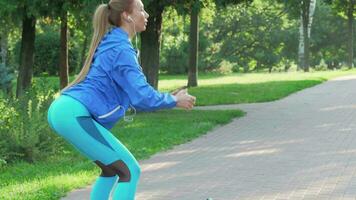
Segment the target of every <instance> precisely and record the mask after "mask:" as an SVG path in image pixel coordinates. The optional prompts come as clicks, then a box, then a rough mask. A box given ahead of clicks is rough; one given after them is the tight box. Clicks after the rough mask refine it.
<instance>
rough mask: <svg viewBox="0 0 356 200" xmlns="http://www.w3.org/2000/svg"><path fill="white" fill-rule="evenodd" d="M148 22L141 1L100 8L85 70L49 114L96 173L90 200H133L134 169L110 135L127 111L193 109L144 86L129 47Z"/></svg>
mask: <svg viewBox="0 0 356 200" xmlns="http://www.w3.org/2000/svg"><path fill="white" fill-rule="evenodd" d="M147 18H148V14H147V13H146V11H145V10H144V7H143V4H142V2H141V0H111V1H110V2H109V3H108V4H102V5H100V6H99V7H98V8H97V10H96V11H95V14H94V19H93V25H94V34H93V38H92V42H91V45H90V50H89V55H88V57H87V59H86V62H85V64H84V67H83V69H82V71H81V72H80V74H79V75H78V77H77V78H76V80H74V81H73V83H71V84H70V85H69V86H68V87H66V88H64V90H63V91H62V93H61V95H60V97H59V98H57V99H56V100H55V101H54V102H53V103H52V104H51V106H50V108H49V110H48V121H49V124H50V126H51V127H52V128H53V129H54V130H55V131H56V132H57V133H58V134H59V135H61V136H62V137H64V138H65V139H66V140H67V141H68V142H70V143H71V144H73V145H74V146H75V147H76V148H77V149H78V150H79V151H80V152H81V153H82V154H84V155H85V156H86V157H88V158H89V159H90V160H92V161H93V162H95V163H96V164H97V165H98V167H100V168H101V170H102V173H101V175H100V176H99V177H98V179H97V180H96V182H95V184H94V187H93V189H92V191H91V199H93V200H104V199H109V197H110V192H111V190H112V189H114V193H113V199H114V200H132V199H134V196H135V192H136V185H137V183H138V179H139V176H140V167H139V164H138V163H137V161H136V159H135V158H134V156H133V155H132V154H131V153H130V152H129V151H128V149H126V147H125V146H124V145H123V144H122V143H121V142H120V141H119V140H118V139H117V138H115V137H114V136H113V135H112V133H111V132H110V131H109V130H110V129H111V128H112V127H113V126H114V124H115V123H116V122H117V121H118V120H119V119H121V118H124V119H125V111H127V109H128V108H129V107H131V108H132V109H134V110H136V109H138V110H142V111H151V110H157V109H162V108H173V107H180V108H184V109H192V108H193V106H194V104H195V97H193V96H191V95H189V94H187V92H186V90H182V91H179V92H177V93H174V94H173V93H172V94H170V93H160V92H158V91H156V90H154V89H153V88H152V87H151V86H150V85H149V84H148V83H147V81H146V78H145V76H144V75H143V73H142V70H141V67H140V65H139V64H138V61H137V54H136V51H135V50H134V48H133V47H132V44H131V42H130V40H131V38H133V37H134V36H135V35H136V32H141V31H144V30H145V29H146V25H147ZM116 181H118V184H117V185H116V186H115V188H113V187H114V185H115V183H116Z"/></svg>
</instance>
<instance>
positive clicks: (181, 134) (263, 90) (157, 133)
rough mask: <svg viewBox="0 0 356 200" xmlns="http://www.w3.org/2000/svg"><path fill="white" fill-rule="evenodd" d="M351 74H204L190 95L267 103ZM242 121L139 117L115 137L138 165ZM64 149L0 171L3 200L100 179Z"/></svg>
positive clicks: (182, 80)
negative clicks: (217, 129)
mask: <svg viewBox="0 0 356 200" xmlns="http://www.w3.org/2000/svg"><path fill="white" fill-rule="evenodd" d="M347 74H356V70H352V71H332V72H313V73H303V72H295V73H272V74H265V73H253V74H231V75H225V76H223V75H214V74H202V75H200V76H199V87H196V88H190V89H189V92H190V93H191V94H193V95H195V96H196V97H197V104H198V105H215V104H232V103H247V102H251V103H252V102H265V101H272V100H276V99H280V98H283V97H285V96H287V95H289V94H291V93H294V92H296V91H299V90H302V89H304V88H307V87H311V86H314V85H316V84H319V83H322V82H323V81H326V80H329V79H331V78H334V77H337V76H342V75H347ZM35 80H37V81H38V80H44V82H45V83H46V87H47V88H57V89H58V82H59V81H58V78H54V77H47V78H43V77H42V78H35ZM183 85H186V76H167V75H162V76H160V82H159V89H160V90H161V91H169V90H172V89H175V88H177V87H180V86H183ZM242 115H243V113H242V112H241V111H236V110H235V111H194V110H193V111H189V112H186V111H182V110H170V111H160V112H155V113H140V114H138V115H137V116H136V117H135V120H134V122H132V123H126V122H120V123H119V124H118V125H117V126H116V127H115V128H114V129H113V133H114V134H115V135H116V136H117V137H118V138H119V139H120V140H121V141H122V142H123V143H124V144H125V145H126V146H127V147H128V149H130V150H131V151H132V153H133V154H134V155H135V156H136V158H137V159H138V160H140V159H144V158H148V157H149V156H150V155H153V154H154V153H156V152H160V151H164V150H167V149H170V148H172V147H173V146H174V145H177V144H182V143H186V142H188V141H190V140H192V139H194V138H197V137H199V136H200V135H202V134H205V133H206V132H207V131H209V130H211V129H212V128H213V127H215V126H217V125H222V124H226V123H228V122H229V121H231V119H232V118H234V117H240V116H242ZM162 122H164V123H162ZM63 143H64V144H63V145H65V150H64V151H63V152H62V154H60V155H58V156H56V157H53V158H51V159H48V160H45V161H41V162H38V163H36V164H28V163H16V164H13V165H10V166H7V167H4V168H2V169H0V199H1V200H2V199H4V200H5V199H19V200H22V199H26V200H30V199H43V200H45V199H59V198H60V197H61V196H64V195H65V194H66V193H67V192H69V191H70V190H72V189H74V188H78V187H83V186H85V185H87V184H91V183H92V182H93V181H94V180H95V178H96V177H97V176H98V174H99V170H98V168H96V167H95V165H94V164H93V163H92V162H90V161H88V160H87V159H85V158H84V157H82V156H81V155H80V154H79V153H77V152H76V151H75V150H73V148H72V147H71V146H68V144H67V143H65V142H63Z"/></svg>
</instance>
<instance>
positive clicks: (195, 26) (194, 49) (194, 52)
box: [188, 8, 199, 87]
mask: <svg viewBox="0 0 356 200" xmlns="http://www.w3.org/2000/svg"><path fill="white" fill-rule="evenodd" d="M198 12H199V11H198V10H197V9H195V8H192V11H191V15H190V33H189V40H190V42H189V45H190V48H189V69H188V87H196V86H198V48H199V13H198Z"/></svg>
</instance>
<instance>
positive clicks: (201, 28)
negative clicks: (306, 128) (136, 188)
mask: <svg viewBox="0 0 356 200" xmlns="http://www.w3.org/2000/svg"><path fill="white" fill-rule="evenodd" d="M100 3H102V1H96V0H91V1H89V0H71V1H64V0H62V1H59V0H58V1H47V0H41V1H39V0H26V1H19V0H0V16H1V18H0V50H1V57H0V88H1V92H0V112H1V115H0V199H59V198H60V197H61V196H64V195H65V194H66V193H67V192H69V191H70V190H72V189H74V188H78V187H83V186H85V185H87V184H90V183H92V182H93V181H94V179H95V177H96V176H97V175H98V174H99V170H98V169H96V168H95V166H94V164H93V163H92V162H90V161H88V160H86V159H85V158H84V157H83V156H81V155H80V154H79V153H77V152H76V151H75V149H73V147H71V146H70V145H68V144H67V143H66V142H65V141H64V140H63V139H61V138H59V137H58V136H57V135H56V134H54V133H53V132H52V130H51V129H50V128H49V126H48V124H47V120H46V116H47V109H48V106H49V104H50V103H51V102H52V101H53V99H54V98H55V97H56V96H57V95H58V92H59V90H60V89H61V88H63V87H65V86H66V85H67V84H68V82H69V81H70V80H73V78H74V77H75V75H76V74H78V73H79V71H80V70H81V67H82V66H83V63H84V61H85V58H86V53H87V52H88V48H89V45H90V40H91V32H92V28H91V18H92V15H93V13H94V10H95V8H96V7H97V6H98V5H99V4H100ZM104 3H105V2H104ZM143 3H144V5H145V8H146V10H147V12H148V13H149V14H150V18H149V19H148V21H149V23H148V26H147V30H146V31H145V32H143V33H141V34H140V35H139V37H138V45H137V46H136V45H135V40H133V41H132V43H133V44H134V46H135V47H136V48H139V49H140V52H141V56H140V62H141V65H142V67H143V70H144V73H145V75H146V76H147V80H148V82H149V83H150V84H151V85H152V86H153V87H155V88H157V89H160V90H161V91H170V90H172V89H175V88H177V87H180V86H183V85H187V86H189V93H191V94H193V95H195V96H196V97H197V99H198V100H197V105H199V106H204V105H218V104H237V103H255V102H266V101H273V100H277V99H280V98H283V97H285V96H287V95H289V94H291V93H293V92H296V91H299V90H302V89H304V88H307V87H311V86H314V85H316V84H319V83H322V82H324V81H326V80H329V79H331V78H334V77H337V76H342V75H348V74H355V73H356V71H355V70H354V64H353V63H354V61H355V60H354V55H353V54H354V53H353V52H354V49H355V47H354V44H353V43H354V29H355V28H354V23H355V22H354V14H355V2H354V1H353V0H334V1H331V0H293V1H292V0H264V1H262V0H253V1H252V0H202V1H196V0H186V1H178V0H176V1H173V0H172V1H169V0H162V1H157V0H144V1H143ZM243 115H244V113H243V112H242V111H238V110H234V111H233V110H230V111H196V110H193V111H190V112H186V111H182V110H170V111H160V112H154V113H139V114H138V116H137V117H135V119H134V122H133V123H126V122H120V123H119V124H118V125H117V126H115V128H114V129H113V133H114V134H115V136H117V137H118V138H120V140H121V141H122V142H123V143H124V144H125V145H126V146H127V147H128V148H129V149H130V151H132V152H133V154H134V155H135V156H136V157H137V158H138V159H146V158H148V157H149V156H150V155H153V154H154V153H156V152H159V151H164V150H167V149H170V148H172V147H173V146H174V145H177V144H181V143H185V142H187V141H190V140H192V139H194V138H196V137H198V136H200V135H202V134H205V133H206V132H207V131H209V130H211V129H212V128H214V127H216V126H217V125H221V124H225V123H228V122H229V121H231V119H232V118H234V117H241V116H243ZM271 117H273V116H271Z"/></svg>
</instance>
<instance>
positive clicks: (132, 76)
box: [62, 27, 176, 129]
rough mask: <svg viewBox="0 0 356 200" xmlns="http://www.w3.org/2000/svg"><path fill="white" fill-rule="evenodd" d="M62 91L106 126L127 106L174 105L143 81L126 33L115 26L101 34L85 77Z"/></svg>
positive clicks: (145, 108) (168, 96)
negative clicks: (101, 36) (82, 105)
mask: <svg viewBox="0 0 356 200" xmlns="http://www.w3.org/2000/svg"><path fill="white" fill-rule="evenodd" d="M62 94H63V95H69V96H71V97H73V98H75V99H77V100H78V101H80V102H81V103H82V104H84V105H85V106H86V107H87V109H88V111H89V112H90V113H91V115H92V116H93V118H94V119H95V120H96V121H97V122H99V123H100V124H101V125H103V126H104V127H105V128H107V129H111V128H112V127H113V126H114V125H115V123H116V122H117V121H118V120H119V119H120V118H122V117H123V116H124V115H125V111H126V110H127V109H128V108H129V106H130V105H131V106H133V107H134V108H135V109H137V110H141V111H152V110H157V109H162V108H173V107H175V106H176V99H175V97H174V96H172V95H171V94H169V93H160V92H158V91H156V90H155V89H154V88H152V87H151V86H150V85H149V84H148V83H147V80H146V77H145V76H144V74H143V72H142V68H141V67H140V65H139V63H138V60H137V54H136V51H135V50H134V48H133V47H132V44H131V42H130V40H129V37H128V34H127V33H126V32H125V31H124V30H123V29H121V28H118V27H115V28H113V29H112V30H111V31H110V32H108V33H107V34H106V35H105V36H104V37H103V39H102V41H101V42H100V44H99V46H98V48H97V50H96V51H95V54H94V58H93V61H92V65H91V67H90V70H89V73H88V75H87V76H86V78H85V79H84V80H83V81H82V82H80V83H78V84H76V85H74V86H72V87H70V88H68V89H67V90H65V91H63V92H62Z"/></svg>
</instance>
